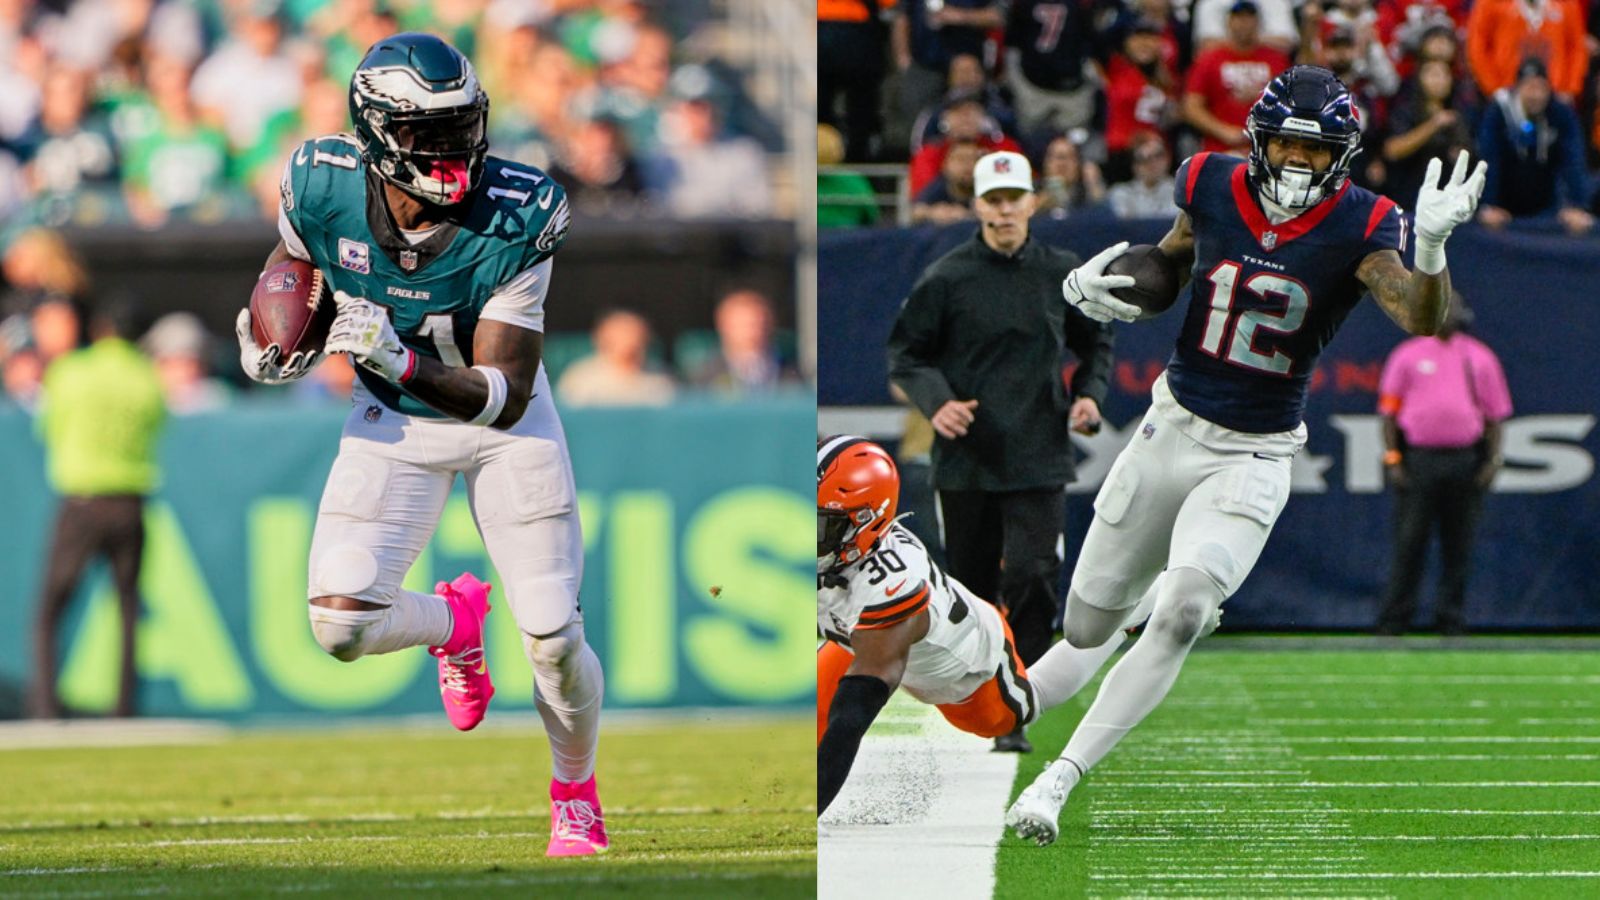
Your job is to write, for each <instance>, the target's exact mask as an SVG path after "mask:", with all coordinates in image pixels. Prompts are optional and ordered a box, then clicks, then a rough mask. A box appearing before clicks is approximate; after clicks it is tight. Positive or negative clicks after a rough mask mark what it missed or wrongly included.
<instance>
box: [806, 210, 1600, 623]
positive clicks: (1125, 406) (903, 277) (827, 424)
mask: <svg viewBox="0 0 1600 900" xmlns="http://www.w3.org/2000/svg"><path fill="white" fill-rule="evenodd" d="M1169 224H1170V223H1167V222H1118V221H1116V220H1114V219H1110V218H1109V217H1104V216H1098V215H1094V214H1088V215H1083V216H1078V215H1076V214H1075V216H1074V218H1072V219H1070V220H1068V221H1065V222H1047V223H1042V224H1038V225H1036V230H1035V237H1036V239H1042V240H1045V241H1048V242H1050V243H1052V244H1056V245H1058V246H1065V247H1068V248H1070V249H1072V250H1073V251H1075V252H1076V253H1078V254H1079V255H1081V256H1083V257H1084V258H1088V257H1089V256H1091V255H1092V254H1094V253H1096V252H1098V251H1099V250H1100V249H1101V248H1103V247H1105V246H1107V245H1109V244H1112V243H1114V242H1116V241H1118V240H1128V241H1132V242H1135V243H1153V242H1155V241H1156V240H1158V239H1159V238H1160V237H1161V235H1162V234H1163V233H1164V232H1165V230H1166V228H1167V227H1168V226H1169ZM972 233H973V226H966V225H958V226H950V227H946V228H924V229H913V230H901V231H890V230H868V231H833V232H825V233H824V234H823V237H822V246H821V255H820V261H819V271H818V274H819V291H820V295H821V297H822V298H823V301H822V303H821V310H820V312H819V314H818V334H819V335H821V337H820V339H819V342H818V343H819V347H818V350H819V366H818V369H819V386H818V403H819V406H820V407H821V408H822V411H821V419H822V428H823V430H835V429H837V428H840V427H847V430H851V431H866V432H871V433H873V434H874V436H878V437H884V438H891V439H892V438H897V437H898V434H899V428H900V426H901V423H902V422H903V420H904V415H903V412H902V411H900V410H897V409H895V408H894V407H893V406H892V405H891V400H890V399H889V396H888V393H887V390H886V383H887V378H888V373H887V370H886V366H885V361H884V354H883V345H884V341H885V339H886V338H887V337H888V334H889V330H890V328H891V326H892V325H893V323H894V318H895V315H896V313H897V312H898V310H899V307H900V303H901V302H902V300H903V299H904V298H905V296H906V294H907V293H908V292H909V291H910V288H911V286H912V284H913V283H914V282H915V281H916V279H917V277H918V276H919V275H920V273H921V272H922V271H923V269H925V268H926V267H927V265H928V264H930V263H931V262H933V261H934V260H935V259H937V258H938V257H939V256H941V255H942V254H944V253H945V252H947V251H948V250H949V249H950V248H952V247H954V246H956V245H957V244H958V243H960V242H962V241H964V240H967V239H969V238H970V237H971V235H972ZM1408 262H1409V260H1408ZM1450 267H1451V275H1452V280H1453V282H1454V284H1455V286H1456V288H1457V289H1458V290H1459V291H1461V292H1462V294H1463V295H1465V297H1466V298H1467V301H1468V303H1470V304H1471V305H1472V307H1473V309H1474V311H1475V312H1476V314H1477V322H1476V326H1475V328H1474V329H1473V330H1474V333H1475V334H1477V335H1478V336H1479V337H1480V338H1482V339H1483V340H1484V341H1485V342H1486V343H1487V344H1488V345H1489V346H1490V347H1491V348H1493V349H1494V350H1495V352H1496V353H1497V354H1498V355H1499V356H1500V359H1501V361H1502V363H1503V364H1504V367H1505V370H1506V376H1507V379H1508V381H1509V383H1510V387H1511V394H1512V399H1513V402H1514V404H1515V407H1516V414H1515V415H1514V417H1513V418H1512V419H1511V420H1510V421H1508V422H1507V423H1506V430H1505V442H1504V455H1505V457H1506V461H1507V467H1506V468H1505V469H1504V470H1503V471H1502V472H1501V473H1500V475H1499V477H1498V478H1497V479H1496V481H1495V484H1494V493H1493V495H1492V496H1490V497H1489V499H1488V501H1487V503H1486V504H1485V510H1484V516H1483V524H1482V526H1481V528H1480V536H1479V539H1478V542H1477V546H1476V553H1475V561H1474V571H1473V580H1472V584H1471V587H1470V589H1469V596H1468V615H1469V623H1470V624H1471V625H1473V626H1474V627H1478V628H1518V629H1520V628H1535V629H1540V628H1550V629H1554V628H1581V629H1595V628H1600V594H1597V593H1596V592H1595V590H1594V588H1593V585H1594V584H1596V583H1600V480H1597V479H1596V478H1595V472H1594V468H1595V457H1596V455H1597V454H1600V432H1597V430H1596V415H1597V413H1600V379H1596V378H1592V377H1588V376H1587V375H1586V374H1585V373H1587V372H1588V371H1589V370H1590V369H1591V368H1592V362H1591V360H1592V356H1593V348H1592V346H1591V342H1590V341H1588V340H1587V338H1586V336H1587V335H1592V334H1595V333H1597V332H1600V307H1597V306H1596V305H1595V304H1594V303H1593V291H1592V285H1593V284H1594V283H1595V282H1596V281H1600V257H1596V256H1595V254H1594V253H1593V246H1592V243H1591V242H1588V241H1574V240H1571V239H1568V238H1565V237H1562V236H1557V235H1551V234H1543V233H1531V232H1512V233H1505V234H1492V233H1487V232H1483V231H1481V230H1478V229H1476V228H1472V227H1468V228H1465V229H1463V230H1462V231H1460V232H1459V233H1458V234H1456V235H1455V236H1453V237H1452V238H1451V241H1450ZM1530 290H1533V291H1535V292H1536V294H1537V297H1536V300H1537V303H1536V307H1537V309H1538V310H1539V313H1538V314H1537V315H1530V314H1529V311H1530V310H1531V309H1533V308H1535V306H1534V305H1530V300H1532V299H1535V298H1532V297H1530V294H1529V292H1530ZM1179 320H1180V315H1179V314H1177V313H1169V314H1167V315H1166V316H1164V317H1162V318H1159V319H1157V320H1155V321H1152V322H1148V323H1142V324H1139V325H1133V326H1127V325H1123V326H1118V328H1117V348H1116V365H1115V369H1114V371H1113V374H1112V379H1111V394H1110V396H1109V397H1108V398H1107V402H1106V408H1105V410H1104V412H1105V414H1106V426H1105V428H1104V429H1103V430H1102V431H1101V433H1100V434H1099V435H1097V436H1095V437H1093V438H1082V437H1077V436H1075V437H1074V440H1075V441H1076V442H1077V443H1078V446H1079V449H1080V450H1081V451H1082V455H1081V457H1080V464H1079V467H1078V481H1077V483H1076V484H1074V485H1072V487H1071V488H1070V491H1071V492H1072V494H1073V497H1072V499H1071V500H1070V502H1069V504H1068V506H1069V510H1068V523H1069V524H1068V530H1067V534H1068V558H1069V562H1070V559H1071V557H1072V556H1073V555H1074V553H1075V548H1076V547H1077V546H1078V543H1079V541H1080V540H1081V538H1082V535H1083V532H1084V531H1085V529H1086V528H1087V526H1088V522H1089V519H1090V517H1091V516H1092V515H1093V513H1092V510H1091V508H1090V505H1089V501H1090V498H1091V497H1092V495H1093V493H1094V491H1096V490H1098V488H1099V486H1100V482H1101V481H1102V480H1103V479H1104V478H1105V475H1106V473H1107V471H1108V470H1109V469H1110V466H1111V463H1112V461H1113V460H1114V459H1115V457H1116V454H1117V452H1118V451H1119V450H1120V449H1121V448H1122V446H1123V444H1125V443H1126V442H1127V440H1128V439H1129V438H1130V437H1131V436H1132V434H1133V433H1134V432H1136V431H1137V429H1138V424H1139V421H1140V417H1141V416H1142V415H1143V413H1144V410H1145V409H1146V408H1147V407H1148V406H1149V402H1150V401H1149V397H1150V394H1149V389H1150V385H1151V383H1152V382H1153V381H1154V379H1155V378H1156V376H1157V375H1159V374H1160V372H1161V370H1162V368H1163V367H1164V366H1165V365H1166V361H1167V359H1168V357H1169V356H1170V355H1171V353H1172V342H1173V340H1174V338H1175V337H1176V334H1177V330H1178V327H1179V324H1180V321H1179ZM1404 338H1405V334H1404V333H1403V332H1401V331H1400V329H1399V328H1397V327H1396V326H1395V325H1394V324H1393V323H1391V322H1390V321H1389V320H1388V319H1387V318H1386V317H1385V316H1384V315H1383V313H1382V312H1381V311H1380V310H1379V309H1378V308H1377V306H1376V305H1375V304H1373V303H1370V302H1363V303H1362V304H1361V305H1360V306H1358V307H1357V309H1356V310H1355V311H1354V312H1353V313H1352V314H1351V316H1350V318H1349V320H1348V321H1347V322H1346V323H1345V325H1344V327H1343V328H1342V329H1341V330H1340V332H1339V334H1338V335H1337V336H1336V337H1335V338H1334V340H1333V343H1332V344H1331V345H1330V346H1329V348H1328V351H1327V352H1326V353H1324V354H1323V357H1322V359H1321V361H1320V363H1319V368H1318V371H1317V374H1316V376H1315V378H1314V381H1313V383H1312V389H1311V394H1310V399H1309V403H1308V408H1307V412H1306V422H1307V426H1308V428H1309V431H1310V439H1309V443H1308V444H1307V447H1306V449H1305V451H1303V452H1302V453H1301V454H1300V455H1299V456H1298V457H1296V459H1295V461H1294V491H1295V493H1296V496H1295V498H1294V499H1293V500H1292V501H1291V502H1290V503H1289V506H1288V509H1287V510H1286V511H1285V512H1284V514H1283V516H1282V518H1280V519H1279V521H1278V524H1277V527H1276V528H1275V530H1274V532H1273V536H1272V539H1271V540H1270V541H1269V542H1268V544H1267V547H1266V550H1265V552H1264V554H1263V556H1262V559H1261V561H1260V562H1259V563H1258V564H1257V566H1256V568H1255V570H1254V572H1253V573H1252V575H1251V577H1250V579H1249V581H1247V582H1246V584H1245V586H1244V588H1243V589H1242V590H1241V591H1240V593H1239V594H1238V595H1237V596H1236V597H1235V598H1234V599H1232V600H1231V601H1229V603H1228V607H1227V616H1226V618H1225V622H1226V623H1227V626H1228V627H1229V628H1231V629H1251V628H1259V629H1319V628H1366V627H1370V626H1371V625H1372V623H1373V621H1374V620H1375V618H1376V610H1377V607H1378V603H1379V599H1380V597H1381V594H1382V591H1383V586H1384V583H1385V579H1386V577H1387V573H1388V569H1389V546H1390V544H1389V542H1390V535H1391V531H1390V529H1391V518H1390V510H1391V496H1390V494H1388V493H1387V492H1386V490H1385V486H1384V483H1383V465H1382V432H1381V423H1380V420H1379V417H1378V416H1377V414H1376V409H1377V389H1378V380H1379V376H1380V374H1381V372H1382V370H1383V363H1384V360H1385V359H1386V358H1387V356H1388V354H1389V351H1391V350H1392V349H1393V348H1394V347H1395V346H1396V345H1397V344H1398V343H1400V341H1401V340H1403V339H1404ZM1431 588H1432V585H1431V579H1430V580H1429V581H1425V582H1424V596H1425V598H1426V597H1427V596H1428V595H1429V594H1430V593H1431ZM1428 602H1429V601H1428V600H1427V599H1424V608H1423V610H1422V611H1421V613H1420V614H1421V616H1422V619H1421V620H1422V621H1427V618H1426V616H1427V614H1428V612H1429V609H1428V606H1427V604H1428Z"/></svg>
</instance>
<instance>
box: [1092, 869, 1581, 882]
mask: <svg viewBox="0 0 1600 900" xmlns="http://www.w3.org/2000/svg"><path fill="white" fill-rule="evenodd" d="M1238 877H1239V876H1238V874H1236V873H1233V872H1217V873H1211V874H1208V873H1204V872H1198V871H1195V872H1140V873H1138V874H1136V875H1124V874H1121V873H1107V874H1096V873H1090V875H1089V878H1090V880H1091V881H1141V882H1143V881H1211V880H1221V879H1235V878H1238ZM1252 877H1253V878H1257V879H1260V880H1262V881H1302V880H1304V881H1317V880H1320V879H1323V878H1342V879H1354V880H1356V881H1366V880H1368V879H1399V880H1402V881H1404V880H1409V879H1412V878H1426V879H1442V878H1600V872H1289V873H1283V874H1279V873H1276V872H1257V873H1255V874H1254V875H1253V876H1252Z"/></svg>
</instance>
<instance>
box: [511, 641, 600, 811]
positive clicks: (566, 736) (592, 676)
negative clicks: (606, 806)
mask: <svg viewBox="0 0 1600 900" xmlns="http://www.w3.org/2000/svg"><path fill="white" fill-rule="evenodd" d="M578 634H579V637H578V638H577V639H578V640H579V641H580V642H582V641H583V639H582V631H579V632H578ZM522 644H523V647H524V648H526V649H527V652H528V659H529V660H530V661H532V662H533V664H534V665H533V682H534V684H533V703H534V705H535V706H537V707H538V708H539V716H540V718H542V719H544V730H545V734H546V735H547V736H549V738H550V765H551V769H552V771H553V773H554V775H555V777H556V779H557V780H558V781H565V782H567V783H568V784H573V783H576V782H580V781H588V780H589V777H590V776H591V775H593V774H594V757H595V750H596V748H597V747H598V746H599V744H600V701H601V699H602V698H603V697H604V696H605V688H606V678H605V672H604V671H602V670H601V668H600V657H598V656H595V654H594V650H593V649H592V648H591V647H590V646H589V644H588V643H587V642H582V643H580V645H579V647H578V649H577V651H575V652H573V653H569V654H568V655H567V657H566V659H565V660H564V661H563V662H562V663H561V664H560V665H554V666H551V665H541V664H540V663H539V654H538V653H537V652H536V651H535V650H534V644H535V640H534V639H533V638H531V637H529V636H528V635H526V634H524V635H523V636H522Z"/></svg>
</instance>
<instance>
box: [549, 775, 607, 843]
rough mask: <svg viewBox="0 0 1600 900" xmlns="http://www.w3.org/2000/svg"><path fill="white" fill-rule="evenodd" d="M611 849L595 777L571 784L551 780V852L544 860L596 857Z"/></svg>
mask: <svg viewBox="0 0 1600 900" xmlns="http://www.w3.org/2000/svg"><path fill="white" fill-rule="evenodd" d="M610 847H611V840H610V839H609V838H607V837H606V817H605V816H604V815H603V814H602V813H601V812H600V793H599V791H597V790H596V789H595V784H594V776H593V775H590V776H589V780H588V781H583V782H579V783H577V784H568V783H566V782H564V781H557V780H556V779H554V778H552V779H550V848H549V849H548V850H546V851H545V853H544V855H545V856H593V855H595V854H597V853H604V852H606V850H607V849H609V848H610Z"/></svg>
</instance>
